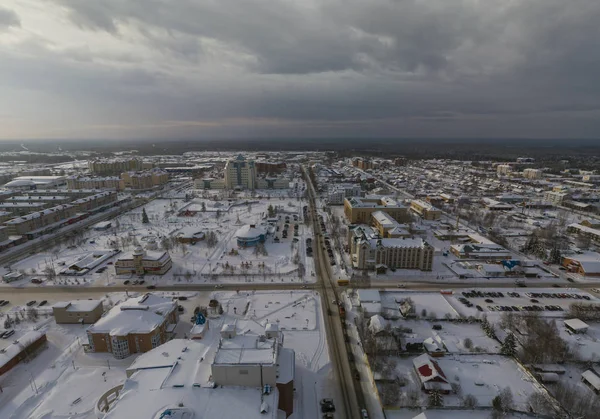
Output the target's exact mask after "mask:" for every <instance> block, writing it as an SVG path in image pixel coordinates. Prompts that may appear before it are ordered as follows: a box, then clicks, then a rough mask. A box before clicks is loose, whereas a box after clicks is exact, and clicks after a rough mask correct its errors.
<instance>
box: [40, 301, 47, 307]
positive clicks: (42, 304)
mask: <svg viewBox="0 0 600 419" xmlns="http://www.w3.org/2000/svg"><path fill="white" fill-rule="evenodd" d="M46 304H48V301H47V300H43V301H40V303H39V304H38V307H42V306H45V305H46Z"/></svg>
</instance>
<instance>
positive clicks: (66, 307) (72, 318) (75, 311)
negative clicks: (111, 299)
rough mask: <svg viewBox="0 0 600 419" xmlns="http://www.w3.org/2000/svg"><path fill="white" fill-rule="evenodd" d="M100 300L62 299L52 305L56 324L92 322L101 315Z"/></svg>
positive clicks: (102, 308)
mask: <svg viewBox="0 0 600 419" xmlns="http://www.w3.org/2000/svg"><path fill="white" fill-rule="evenodd" d="M102 313H104V306H103V305H102V300H74V301H63V302H59V303H56V304H54V305H53V306H52V314H53V316H54V320H55V321H56V324H93V323H96V321H98V320H99V319H100V317H102Z"/></svg>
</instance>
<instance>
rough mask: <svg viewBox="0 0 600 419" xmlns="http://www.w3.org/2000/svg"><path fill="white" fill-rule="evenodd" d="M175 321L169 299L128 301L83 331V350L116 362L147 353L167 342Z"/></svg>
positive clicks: (174, 308)
mask: <svg viewBox="0 0 600 419" xmlns="http://www.w3.org/2000/svg"><path fill="white" fill-rule="evenodd" d="M178 320H179V317H178V314H177V302H176V301H173V300H172V299H171V298H165V297H159V296H157V295H154V294H150V293H148V294H144V295H141V296H139V297H134V298H129V299H127V300H125V301H123V302H121V303H119V304H117V305H116V306H114V307H113V308H111V309H110V310H109V311H108V312H107V313H106V314H105V315H104V316H102V317H101V318H100V319H99V320H98V321H97V322H96V323H95V324H93V325H92V326H90V327H89V328H88V329H87V338H88V344H87V345H86V350H88V351H90V352H108V353H112V354H113V356H114V357H115V358H117V359H123V358H127V357H128V356H129V355H131V354H135V353H142V352H148V351H149V350H151V349H153V348H156V347H157V346H159V345H161V344H163V343H165V342H167V341H168V340H170V339H171V337H172V336H173V333H174V330H175V326H176V325H177V321H178Z"/></svg>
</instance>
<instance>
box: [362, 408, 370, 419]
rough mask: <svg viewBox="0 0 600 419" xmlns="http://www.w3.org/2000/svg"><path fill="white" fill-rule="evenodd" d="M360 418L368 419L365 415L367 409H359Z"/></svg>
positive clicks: (367, 415)
mask: <svg viewBox="0 0 600 419" xmlns="http://www.w3.org/2000/svg"><path fill="white" fill-rule="evenodd" d="M360 417H361V418H362V419H369V414H368V413H367V409H360Z"/></svg>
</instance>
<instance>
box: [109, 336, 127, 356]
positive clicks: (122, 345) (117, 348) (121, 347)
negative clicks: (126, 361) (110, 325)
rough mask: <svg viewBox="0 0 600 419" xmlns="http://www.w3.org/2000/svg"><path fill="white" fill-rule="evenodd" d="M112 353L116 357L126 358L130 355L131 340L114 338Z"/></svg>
mask: <svg viewBox="0 0 600 419" xmlns="http://www.w3.org/2000/svg"><path fill="white" fill-rule="evenodd" d="M112 353H113V355H114V356H115V358H119V359H122V358H126V357H128V356H129V340H128V339H116V338H112Z"/></svg>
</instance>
